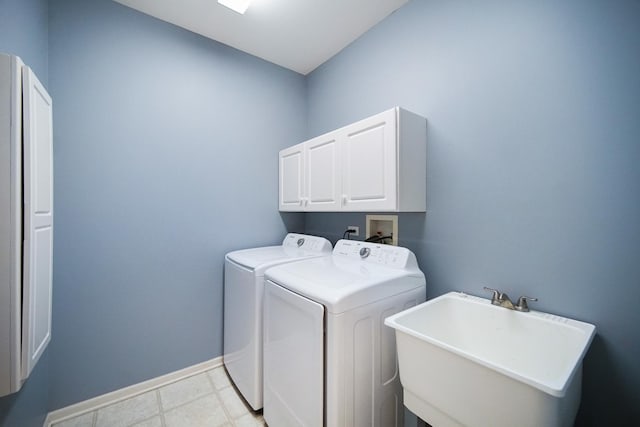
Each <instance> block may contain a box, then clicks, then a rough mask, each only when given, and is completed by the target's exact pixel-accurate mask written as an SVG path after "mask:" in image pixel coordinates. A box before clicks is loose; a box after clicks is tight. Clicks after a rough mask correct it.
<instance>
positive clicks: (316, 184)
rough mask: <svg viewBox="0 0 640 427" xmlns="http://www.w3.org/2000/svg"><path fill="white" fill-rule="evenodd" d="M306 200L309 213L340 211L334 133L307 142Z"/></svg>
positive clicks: (337, 164) (337, 157) (336, 147)
mask: <svg viewBox="0 0 640 427" xmlns="http://www.w3.org/2000/svg"><path fill="white" fill-rule="evenodd" d="M305 151H306V153H307V158H306V167H307V199H308V203H307V205H306V207H307V209H308V210H311V211H331V210H334V211H335V210H339V209H340V180H339V178H340V175H339V173H340V172H339V171H340V165H339V163H338V162H339V156H338V141H337V140H336V138H335V133H331V134H330V135H327V136H323V137H318V138H315V139H312V140H310V141H307V143H306V149H305Z"/></svg>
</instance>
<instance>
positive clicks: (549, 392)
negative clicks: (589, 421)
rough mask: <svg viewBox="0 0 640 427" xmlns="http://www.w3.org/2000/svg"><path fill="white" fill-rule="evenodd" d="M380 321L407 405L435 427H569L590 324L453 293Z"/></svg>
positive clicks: (577, 400)
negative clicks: (392, 339)
mask: <svg viewBox="0 0 640 427" xmlns="http://www.w3.org/2000/svg"><path fill="white" fill-rule="evenodd" d="M385 324H386V325H388V326H391V327H392V328H394V329H395V330H396V344H397V351H398V364H399V366H400V381H401V382H402V386H403V388H404V403H405V406H406V407H407V408H408V409H410V410H411V411H412V412H414V413H415V414H416V415H418V416H419V417H420V418H422V419H424V420H425V421H427V422H428V423H429V424H431V425H432V426H433V427H443V426H482V427H484V426H492V427H500V426H505V427H512V426H531V427H540V426H544V427H554V426H567V427H569V426H572V425H573V422H574V419H575V416H576V412H577V411H578V406H579V404H580V391H581V380H582V359H583V357H584V354H585V353H586V351H587V348H588V347H589V344H590V343H591V340H592V339H593V336H594V334H595V326H593V325H590V324H588V323H584V322H579V321H576V320H571V319H567V318H564V317H559V316H554V315H551V314H547V313H541V312H536V311H533V310H532V311H530V312H528V313H520V312H517V311H514V310H508V309H506V308H503V307H497V306H494V305H491V302H490V301H489V300H486V299H483V298H478V297H474V296H470V295H465V294H462V293H457V292H450V293H448V294H445V295H442V296H440V297H438V298H435V299H432V300H430V301H427V302H425V303H423V304H420V305H418V306H416V307H413V308H410V309H408V310H405V311H403V312H400V313H398V314H395V315H393V316H391V317H388V318H387V319H386V320H385Z"/></svg>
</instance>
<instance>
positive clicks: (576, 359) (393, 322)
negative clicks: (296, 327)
mask: <svg viewBox="0 0 640 427" xmlns="http://www.w3.org/2000/svg"><path fill="white" fill-rule="evenodd" d="M443 299H456V300H460V301H461V302H463V303H471V304H481V305H484V306H486V308H487V309H489V310H507V309H506V308H503V307H497V306H495V305H492V304H491V302H490V301H489V300H488V299H485V298H480V297H476V296H473V295H468V294H465V293H464V292H457V291H452V292H448V293H446V294H443V295H440V296H438V297H436V298H433V299H431V300H428V301H426V302H424V303H422V304H419V305H417V306H415V307H412V308H409V309H407V310H404V311H402V312H399V313H396V314H394V315H392V316H389V317H387V318H386V319H385V322H384V323H385V325H387V326H390V327H392V328H394V329H396V330H398V331H401V332H403V333H406V334H407V335H410V336H412V337H415V338H417V339H419V340H422V341H425V342H427V343H429V344H432V345H434V346H436V347H439V348H442V349H444V350H446V351H450V352H451V353H453V354H456V355H458V356H460V357H463V358H465V359H468V360H471V361H473V362H475V363H478V364H480V365H483V366H485V367H487V368H489V369H491V370H494V371H497V372H499V373H502V374H504V375H506V376H508V377H511V378H513V379H514V380H517V381H520V382H523V383H526V384H528V385H530V386H532V387H534V388H536V389H538V390H541V391H543V392H545V393H547V394H550V395H552V396H556V397H564V395H565V393H566V391H567V388H568V387H569V385H570V384H571V380H572V378H573V377H574V376H575V373H576V371H577V370H578V369H579V368H580V367H581V366H582V359H583V358H584V355H585V354H586V352H587V350H588V349H589V346H590V344H591V341H592V340H593V337H594V336H595V331H596V327H595V326H594V325H592V324H590V323H586V322H582V321H579V320H574V319H569V318H566V317H562V316H557V315H554V314H549V313H545V312H541V311H535V310H531V311H529V312H527V313H523V312H518V311H510V312H511V313H513V315H516V316H531V317H535V318H537V319H538V320H542V321H546V322H551V323H556V324H558V326H561V327H570V328H575V329H578V330H579V331H580V332H582V333H583V334H584V340H583V341H582V343H581V344H582V348H581V350H580V351H579V352H577V353H575V354H573V355H572V357H571V358H570V361H571V362H573V366H572V367H571V370H570V371H569V370H567V372H566V375H562V376H560V377H558V381H557V382H554V383H556V384H561V386H556V385H554V384H550V383H549V382H544V381H541V380H539V379H536V378H533V377H531V376H528V375H526V374H522V373H519V372H517V371H515V370H513V369H510V368H508V367H505V366H502V365H500V364H498V363H495V362H492V361H491V360H487V359H485V358H482V357H479V356H476V355H474V354H473V353H470V352H468V351H465V350H462V349H460V348H458V347H456V346H454V345H451V344H448V343H447V342H444V341H442V340H439V339H436V338H433V337H431V336H429V335H426V334H424V333H421V332H419V331H417V330H415V329H412V328H410V327H407V326H405V325H403V324H400V323H398V321H399V320H401V319H402V318H403V317H405V316H407V315H410V314H411V313H413V312H416V311H420V310H424V309H425V307H428V306H429V305H432V304H435V303H437V302H439V301H441V300H443Z"/></svg>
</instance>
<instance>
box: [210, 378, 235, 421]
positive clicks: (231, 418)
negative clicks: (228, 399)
mask: <svg viewBox="0 0 640 427" xmlns="http://www.w3.org/2000/svg"><path fill="white" fill-rule="evenodd" d="M215 369H223V370H224V367H220V366H218V367H217V368H213V369H210V370H208V371H207V379H208V380H209V383H210V384H211V387H213V393H214V394H215V396H216V398H217V399H218V402H220V406H222V412H224V415H225V417H226V418H227V420H228V421H229V422H230V423H231V426H232V427H233V426H235V425H236V423H235V422H234V421H233V417H231V414H229V411H228V410H227V405H225V404H224V401H223V400H222V396H220V393H218V388H217V387H216V385H215V383H214V382H213V378H211V375H210V374H209V373H210V372H213V371H214V370H215ZM224 374H225V375H227V372H226V371H225V373H224Z"/></svg>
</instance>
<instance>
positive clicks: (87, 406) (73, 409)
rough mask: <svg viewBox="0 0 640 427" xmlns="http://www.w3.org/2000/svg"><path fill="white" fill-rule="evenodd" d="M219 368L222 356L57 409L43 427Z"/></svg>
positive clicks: (49, 414) (50, 414) (49, 415)
mask: <svg viewBox="0 0 640 427" xmlns="http://www.w3.org/2000/svg"><path fill="white" fill-rule="evenodd" d="M218 366H222V356H220V357H216V358H215V359H211V360H207V361H205V362H202V363H198V364H197V365H193V366H189V367H187V368H184V369H180V370H179V371H175V372H170V373H168V374H166V375H162V376H161V377H156V378H152V379H150V380H147V381H143V382H141V383H138V384H134V385H131V386H129V387H125V388H121V389H119V390H115V391H112V392H110V393H106V394H103V395H101V396H96V397H94V398H91V399H89V400H85V401H83V402H78V403H75V404H73V405H70V406H66V407H64V408H60V409H56V410H55V411H52V412H49V413H48V414H47V418H46V419H45V420H44V425H43V427H51V425H52V424H54V423H59V422H61V421H64V420H68V419H69V418H73V417H77V416H79V415H82V414H85V413H87V412H92V411H95V410H97V409H100V408H102V407H105V406H109V405H112V404H114V403H117V402H120V401H122V400H125V399H129V398H130V397H134V396H137V395H139V394H142V393H146V392H147V391H149V390H153V389H155V388H158V387H162V386H165V385H167V384H171V383H174V382H176V381H180V380H182V379H184V378H187V377H191V376H193V375H196V374H199V373H201V372H204V371H208V370H209V369H213V368H217V367H218Z"/></svg>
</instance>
